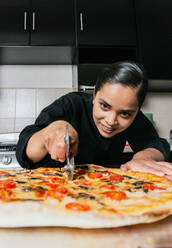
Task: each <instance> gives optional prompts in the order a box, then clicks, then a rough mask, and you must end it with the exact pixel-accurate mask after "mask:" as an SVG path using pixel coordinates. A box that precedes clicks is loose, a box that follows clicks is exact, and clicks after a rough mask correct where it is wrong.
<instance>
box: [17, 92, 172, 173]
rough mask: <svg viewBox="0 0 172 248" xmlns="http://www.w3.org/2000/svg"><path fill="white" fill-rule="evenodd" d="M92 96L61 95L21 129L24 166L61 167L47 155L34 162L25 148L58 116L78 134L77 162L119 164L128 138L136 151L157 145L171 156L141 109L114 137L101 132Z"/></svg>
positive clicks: (19, 157) (19, 156) (20, 158)
mask: <svg viewBox="0 0 172 248" xmlns="http://www.w3.org/2000/svg"><path fill="white" fill-rule="evenodd" d="M92 101H93V97H92V95H91V94H87V93H83V92H72V93H69V94H67V95H65V96H62V97H60V98H59V99H57V100H56V101H54V102H53V103H52V104H51V105H49V106H48V107H46V108H45V109H44V110H42V112H41V113H40V115H39V116H38V118H37V119H36V121H35V124H34V125H30V126H27V127H26V128H24V130H23V131H22V132H21V134H20V137H19V141H18V144H17V149H16V157H17V160H18V162H19V163H20V165H21V166H22V167H24V168H30V169H32V168H37V167H59V166H60V167H61V166H64V164H63V163H60V162H57V161H54V160H52V159H51V158H50V155H47V156H46V157H45V158H44V159H43V160H42V161H40V162H39V163H36V164H33V163H32V162H31V161H29V159H28V158H27V157H26V154H25V148H26V145H27V142H28V140H29V138H30V137H31V136H32V135H33V134H34V133H35V132H37V131H39V130H41V129H42V128H44V127H46V126H47V125H48V124H50V123H52V122H54V121H56V120H65V121H67V122H69V123H70V124H71V125H72V126H73V127H74V128H75V129H76V131H77V132H78V134H79V146H78V155H77V156H76V157H75V163H76V164H84V163H93V164H97V165H102V166H105V167H119V166H120V164H121V163H122V162H123V161H122V154H123V150H124V147H125V144H126V141H128V143H129V144H130V146H131V148H132V150H133V151H134V152H138V151H140V150H143V149H146V148H150V147H152V148H156V149H157V150H159V151H160V152H161V153H162V154H163V155H164V157H165V160H168V157H169V153H170V148H169V144H168V142H167V141H166V140H165V139H162V138H160V137H159V136H158V134H157V132H156V130H155V128H154V127H153V125H152V123H151V122H150V121H149V120H148V119H147V117H145V116H144V114H143V113H142V112H141V111H139V112H138V114H137V115H136V117H135V120H134V121H133V123H132V124H131V125H130V127H128V128H127V129H126V130H124V131H123V132H121V133H118V134H117V135H115V136H114V137H112V138H105V137H103V136H101V134H100V133H99V131H98V129H97V127H96V126H95V123H94V120H93V116H92V110H93V104H92Z"/></svg>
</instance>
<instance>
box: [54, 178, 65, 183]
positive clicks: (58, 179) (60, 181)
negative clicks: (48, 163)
mask: <svg viewBox="0 0 172 248" xmlns="http://www.w3.org/2000/svg"><path fill="white" fill-rule="evenodd" d="M50 180H51V182H52V183H65V182H66V180H65V179H64V178H59V177H52V178H50Z"/></svg>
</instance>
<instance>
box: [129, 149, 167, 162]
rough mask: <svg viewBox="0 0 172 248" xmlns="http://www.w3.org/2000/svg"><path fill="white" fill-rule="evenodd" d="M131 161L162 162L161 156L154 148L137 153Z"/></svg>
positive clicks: (162, 157)
mask: <svg viewBox="0 0 172 248" xmlns="http://www.w3.org/2000/svg"><path fill="white" fill-rule="evenodd" d="M133 159H146V160H154V161H164V156H163V154H162V153H161V152H160V151H158V150H157V149H155V148H147V149H145V150H143V151H139V152H137V153H136V154H135V155H134V156H133Z"/></svg>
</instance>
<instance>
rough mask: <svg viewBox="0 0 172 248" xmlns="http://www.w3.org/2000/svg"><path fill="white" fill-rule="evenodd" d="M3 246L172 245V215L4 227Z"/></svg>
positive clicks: (118, 247)
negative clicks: (80, 225) (129, 222)
mask: <svg viewBox="0 0 172 248" xmlns="http://www.w3.org/2000/svg"><path fill="white" fill-rule="evenodd" d="M0 247H3V248H11V247H13V248H48V247H53V248H172V216H171V217H168V218H166V219H164V220H162V221H159V222H156V223H152V224H142V225H133V226H128V227H127V226H126V227H120V228H107V229H89V230H87V229H77V228H63V227H40V228H39V227H36V228H35V227H34V228H32V227H30V228H11V229H10V228H1V229H0Z"/></svg>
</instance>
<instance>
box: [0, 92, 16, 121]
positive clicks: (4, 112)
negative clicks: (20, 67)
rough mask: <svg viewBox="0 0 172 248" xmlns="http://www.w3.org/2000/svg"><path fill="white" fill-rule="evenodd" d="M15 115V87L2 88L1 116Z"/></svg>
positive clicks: (0, 96)
mask: <svg viewBox="0 0 172 248" xmlns="http://www.w3.org/2000/svg"><path fill="white" fill-rule="evenodd" d="M14 117H15V89H0V118H14Z"/></svg>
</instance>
